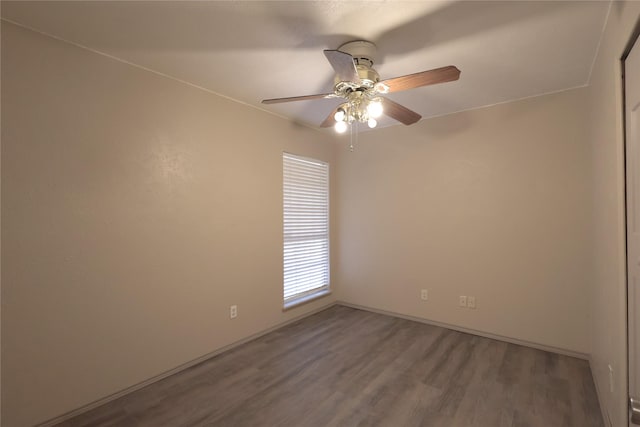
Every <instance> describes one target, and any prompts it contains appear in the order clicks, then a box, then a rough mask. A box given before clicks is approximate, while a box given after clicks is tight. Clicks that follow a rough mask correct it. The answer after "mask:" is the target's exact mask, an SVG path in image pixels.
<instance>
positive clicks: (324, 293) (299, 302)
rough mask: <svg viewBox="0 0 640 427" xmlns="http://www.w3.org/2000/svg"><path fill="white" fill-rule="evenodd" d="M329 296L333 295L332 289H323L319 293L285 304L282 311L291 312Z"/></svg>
mask: <svg viewBox="0 0 640 427" xmlns="http://www.w3.org/2000/svg"><path fill="white" fill-rule="evenodd" d="M327 295H331V289H321V290H319V291H318V292H314V293H312V294H309V295H304V296H302V297H300V298H296V299H292V300H290V301H287V302H285V303H284V307H283V308H282V311H287V310H291V309H292V308H296V307H298V306H300V305H304V304H307V303H309V302H311V301H315V300H317V299H319V298H322V297H325V296H327Z"/></svg>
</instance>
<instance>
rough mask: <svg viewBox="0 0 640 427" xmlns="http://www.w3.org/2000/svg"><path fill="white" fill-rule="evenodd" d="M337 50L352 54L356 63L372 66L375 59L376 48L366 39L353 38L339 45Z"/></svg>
mask: <svg viewBox="0 0 640 427" xmlns="http://www.w3.org/2000/svg"><path fill="white" fill-rule="evenodd" d="M338 50H339V51H340V52H344V53H348V54H349V55H351V56H353V60H354V62H355V64H356V65H364V66H366V67H371V66H373V63H374V62H375V61H376V59H377V53H378V48H377V47H376V45H375V44H373V43H371V42H369V41H366V40H354V41H351V42H348V43H345V44H343V45H341V46H340V47H339V48H338Z"/></svg>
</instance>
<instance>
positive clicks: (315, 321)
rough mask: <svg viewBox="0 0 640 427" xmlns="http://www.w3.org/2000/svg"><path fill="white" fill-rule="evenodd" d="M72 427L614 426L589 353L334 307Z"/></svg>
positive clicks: (92, 413) (95, 411)
mask: <svg viewBox="0 0 640 427" xmlns="http://www.w3.org/2000/svg"><path fill="white" fill-rule="evenodd" d="M60 425H61V426H74V427H85V426H92V427H94V426H103V427H107V426H109V427H113V426H150V427H151V426H152V427H162V426H171V427H173V426H251V427H254V426H282V427H288V426H295V427H299V426H302V427H307V426H309V427H316V426H317V427H325V426H349V427H353V426H382V427H386V426H389V427H403V426H407V427H414V426H415V427H418V426H429V427H489V426H490V427H494V426H496V427H523V426H533V427H536V426H540V427H554V426H558V427H560V426H562V427H571V426H580V427H602V426H603V422H602V419H601V415H600V408H599V406H598V401H597V396H596V394H595V386H594V384H593V380H592V377H591V371H590V369H589V365H588V363H587V362H586V361H584V360H579V359H575V358H571V357H568V356H561V355H558V354H553V353H548V352H544V351H541V350H536V349H532V348H527V347H522V346H518V345H514V344H509V343H505V342H501V341H496V340H492V339H488V338H482V337H478V336H474V335H469V334H465V333H462V332H457V331H452V330H448V329H444V328H439V327H435V326H431V325H426V324H422V323H418V322H412V321H409V320H404V319H399V318H394V317H390V316H384V315H381V314H376V313H371V312H367V311H362V310H356V309H353V308H348V307H343V306H334V307H331V308H329V309H327V310H324V311H322V312H320V313H317V314H315V315H313V316H310V317H308V318H305V319H302V320H300V321H298V322H295V323H293V324H291V325H288V326H285V327H283V328H281V329H278V330H276V331H274V332H272V333H269V334H267V335H264V336H262V337H260V338H258V339H255V340H253V341H251V342H248V343H246V344H243V345H241V346H239V347H236V348H234V349H232V350H230V351H227V352H225V353H223V354H220V355H218V356H216V357H214V358H212V359H209V360H207V361H205V362H202V363H200V364H198V365H196V366H193V367H191V368H189V369H187V370H185V371H182V372H180V373H178V374H175V375H172V376H170V377H168V378H165V379H163V380H161V381H159V382H156V383H154V384H151V385H149V386H147V387H145V388H143V389H141V390H138V391H136V392H133V393H131V394H128V395H126V396H123V397H121V398H119V399H117V400H115V401H113V402H110V403H108V404H106V405H103V406H101V407H98V408H96V409H93V410H91V411H89V412H87V413H84V414H82V415H79V416H77V417H75V418H73V419H71V420H68V421H66V422H64V423H62V424H60Z"/></svg>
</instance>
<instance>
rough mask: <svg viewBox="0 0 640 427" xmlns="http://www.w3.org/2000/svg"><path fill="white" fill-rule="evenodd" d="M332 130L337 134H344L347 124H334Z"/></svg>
mask: <svg viewBox="0 0 640 427" xmlns="http://www.w3.org/2000/svg"><path fill="white" fill-rule="evenodd" d="M334 129H335V130H336V132H338V133H344V132H345V131H346V130H347V122H336V124H335V126H334Z"/></svg>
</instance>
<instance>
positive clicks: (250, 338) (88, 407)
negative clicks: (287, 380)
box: [37, 301, 336, 427]
mask: <svg viewBox="0 0 640 427" xmlns="http://www.w3.org/2000/svg"><path fill="white" fill-rule="evenodd" d="M334 305H336V302H335V301H332V302H330V303H329V304H326V305H323V306H322V307H319V308H316V309H314V310H311V311H309V312H307V313H304V314H301V315H300V316H296V317H294V318H293V319H289V320H287V321H285V322H282V323H278V324H277V325H274V326H272V327H270V328H267V329H264V330H262V331H260V332H257V333H255V334H253V335H250V336H248V337H246V338H243V339H241V340H238V341H236V342H234V343H232V344H229V345H226V346H224V347H221V348H219V349H217V350H214V351H212V352H211V353H207V354H205V355H203V356H200V357H198V358H196V359H193V360H191V361H189V362H186V363H183V364H182V365H180V366H177V367H175V368H173V369H170V370H168V371H166V372H163V373H161V374H159V375H156V376H155V377H152V378H149V379H148V380H145V381H142V382H141V383H138V384H135V385H132V386H131V387H127V388H125V389H123V390H120V391H118V392H116V393H113V394H110V395H109V396H106V397H103V398H102V399H98V400H96V401H94V402H91V403H88V404H86V405H84V406H81V407H80V408H78V409H74V410H72V411H69V412H66V413H64V414H62V415H60V416H57V417H55V418H52V419H50V420H48V421H45V422H43V423H41V424H37V427H51V426H54V425H56V424H59V423H62V422H64V421H68V420H70V419H71V418H73V417H76V416H78V415H81V414H83V413H85V412H88V411H90V410H92V409H95V408H97V407H99V406H102V405H104V404H106V403H109V402H111V401H114V400H116V399H118V398H120V397H122V396H125V395H127V394H129V393H133V392H134V391H137V390H140V389H142V388H144V387H146V386H148V385H151V384H153V383H155V382H158V381H160V380H163V379H165V378H167V377H169V376H171V375H173V374H177V373H179V372H181V371H184V370H185V369H188V368H191V367H192V366H195V365H197V364H199V363H202V362H205V361H206V360H208V359H211V358H212V357H215V356H218V355H219V354H222V353H224V352H225V351H229V350H231V349H233V348H235V347H238V346H240V345H242V344H246V343H248V342H249V341H253V340H255V339H257V338H260V337H261V336H263V335H266V334H268V333H270V332H273V331H275V330H277V329H280V328H282V327H284V326H287V325H289V324H291V323H294V322H297V321H298V320H301V319H304V318H305V317H309V316H312V315H314V314H316V313H319V312H321V311H323V310H326V309H328V308H330V307H332V306H334Z"/></svg>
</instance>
